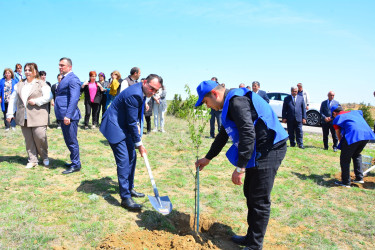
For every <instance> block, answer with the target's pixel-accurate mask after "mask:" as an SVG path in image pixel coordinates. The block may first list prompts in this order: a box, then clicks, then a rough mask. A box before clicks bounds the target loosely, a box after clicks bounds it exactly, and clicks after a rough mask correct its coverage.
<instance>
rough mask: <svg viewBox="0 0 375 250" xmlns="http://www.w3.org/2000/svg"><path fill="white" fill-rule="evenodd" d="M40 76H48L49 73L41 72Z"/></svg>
mask: <svg viewBox="0 0 375 250" xmlns="http://www.w3.org/2000/svg"><path fill="white" fill-rule="evenodd" d="M39 75H40V76H47V73H46V72H45V71H44V70H41V71H39Z"/></svg>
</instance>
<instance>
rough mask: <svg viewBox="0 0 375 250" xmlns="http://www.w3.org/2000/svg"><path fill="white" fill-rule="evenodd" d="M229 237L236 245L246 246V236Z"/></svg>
mask: <svg viewBox="0 0 375 250" xmlns="http://www.w3.org/2000/svg"><path fill="white" fill-rule="evenodd" d="M230 239H231V241H233V242H234V243H236V244H238V245H241V246H246V244H247V238H246V236H239V235H233V236H232V237H231V238H230Z"/></svg>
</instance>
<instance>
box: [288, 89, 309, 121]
mask: <svg viewBox="0 0 375 250" xmlns="http://www.w3.org/2000/svg"><path fill="white" fill-rule="evenodd" d="M296 97H297V100H296V104H294V103H293V99H292V96H291V95H288V96H287V97H285V99H284V103H283V112H282V118H283V119H286V120H287V122H291V121H294V120H296V121H297V122H302V119H306V108H305V101H304V100H303V97H302V96H300V95H296Z"/></svg>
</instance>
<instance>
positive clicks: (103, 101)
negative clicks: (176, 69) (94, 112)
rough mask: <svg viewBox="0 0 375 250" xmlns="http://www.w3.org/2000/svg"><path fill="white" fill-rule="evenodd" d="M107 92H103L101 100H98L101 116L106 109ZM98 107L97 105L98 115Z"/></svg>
mask: <svg viewBox="0 0 375 250" xmlns="http://www.w3.org/2000/svg"><path fill="white" fill-rule="evenodd" d="M106 103H107V94H106V93H104V94H103V96H102V100H101V101H100V107H101V109H102V116H103V115H104V113H105V111H107V105H106ZM100 107H99V111H98V117H99V116H100Z"/></svg>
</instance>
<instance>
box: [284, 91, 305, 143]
mask: <svg viewBox="0 0 375 250" xmlns="http://www.w3.org/2000/svg"><path fill="white" fill-rule="evenodd" d="M297 93H298V88H297V87H292V88H291V95H289V96H287V97H286V98H285V99H284V104H283V111H282V119H283V120H282V121H283V123H286V124H287V127H288V134H289V141H290V146H291V147H295V146H296V142H295V139H296V141H297V144H298V147H299V148H301V149H304V146H303V132H302V123H303V124H306V109H305V102H304V100H303V97H302V96H300V95H297ZM294 133H295V136H294Z"/></svg>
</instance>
